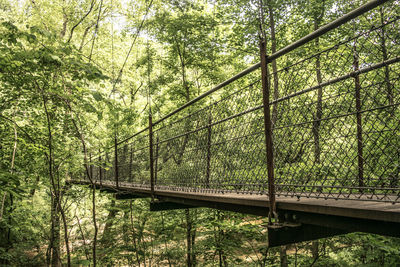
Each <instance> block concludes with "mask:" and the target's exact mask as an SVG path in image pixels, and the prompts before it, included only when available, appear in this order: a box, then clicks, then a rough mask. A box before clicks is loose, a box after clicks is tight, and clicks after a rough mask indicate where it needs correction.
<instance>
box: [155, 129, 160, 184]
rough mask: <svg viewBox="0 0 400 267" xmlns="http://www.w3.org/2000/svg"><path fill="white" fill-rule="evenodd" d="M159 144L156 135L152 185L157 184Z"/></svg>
mask: <svg viewBox="0 0 400 267" xmlns="http://www.w3.org/2000/svg"><path fill="white" fill-rule="evenodd" d="M159 142H160V139H159V137H158V135H157V138H156V156H155V159H154V161H155V163H154V165H155V166H154V184H156V183H157V170H158V169H157V168H158V151H159Z"/></svg>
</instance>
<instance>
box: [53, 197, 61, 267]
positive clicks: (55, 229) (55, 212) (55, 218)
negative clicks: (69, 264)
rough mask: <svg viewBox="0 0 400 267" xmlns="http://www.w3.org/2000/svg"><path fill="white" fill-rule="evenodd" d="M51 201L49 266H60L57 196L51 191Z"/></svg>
mask: <svg viewBox="0 0 400 267" xmlns="http://www.w3.org/2000/svg"><path fill="white" fill-rule="evenodd" d="M52 194H53V197H52V201H51V215H52V216H51V217H52V219H51V220H52V223H51V231H52V236H53V240H52V241H51V266H53V267H55V266H61V262H60V257H61V255H60V214H59V209H58V201H59V200H58V196H57V193H55V192H53V193H52Z"/></svg>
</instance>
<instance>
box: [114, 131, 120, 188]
mask: <svg viewBox="0 0 400 267" xmlns="http://www.w3.org/2000/svg"><path fill="white" fill-rule="evenodd" d="M114 161H115V168H114V172H115V185H116V187H117V188H119V173H118V140H117V136H115V138H114Z"/></svg>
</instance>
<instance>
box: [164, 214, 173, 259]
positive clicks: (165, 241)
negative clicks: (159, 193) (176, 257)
mask: <svg viewBox="0 0 400 267" xmlns="http://www.w3.org/2000/svg"><path fill="white" fill-rule="evenodd" d="M161 223H162V229H163V232H164V231H165V224H164V212H162V211H161ZM164 246H165V253H166V254H167V260H168V266H169V267H172V264H171V257H170V256H169V251H168V245H167V238H166V237H165V236H164Z"/></svg>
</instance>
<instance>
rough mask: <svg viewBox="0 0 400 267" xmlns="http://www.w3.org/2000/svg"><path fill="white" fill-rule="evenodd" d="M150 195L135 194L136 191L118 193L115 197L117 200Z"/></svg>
mask: <svg viewBox="0 0 400 267" xmlns="http://www.w3.org/2000/svg"><path fill="white" fill-rule="evenodd" d="M146 197H148V196H145V195H141V194H135V193H125V192H124V193H116V194H115V198H116V199H117V200H124V199H136V198H146Z"/></svg>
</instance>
